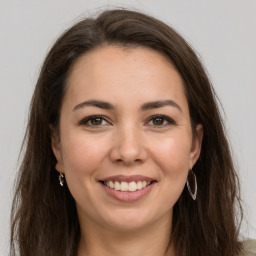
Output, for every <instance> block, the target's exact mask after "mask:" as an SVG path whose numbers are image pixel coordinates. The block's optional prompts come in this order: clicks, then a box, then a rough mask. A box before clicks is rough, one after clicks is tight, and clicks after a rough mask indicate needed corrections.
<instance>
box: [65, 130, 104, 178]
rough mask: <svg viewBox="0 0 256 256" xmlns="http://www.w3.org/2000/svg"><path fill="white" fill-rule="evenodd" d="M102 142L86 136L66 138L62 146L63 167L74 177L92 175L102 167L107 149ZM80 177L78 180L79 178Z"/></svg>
mask: <svg viewBox="0 0 256 256" xmlns="http://www.w3.org/2000/svg"><path fill="white" fill-rule="evenodd" d="M106 145H108V144H106V143H103V141H102V140H99V139H95V138H90V137H89V136H85V135H84V134H81V135H77V134H76V135H75V136H65V140H64V141H63V144H62V149H63V151H62V155H63V167H64V170H65V173H69V172H72V175H77V176H79V177H80V175H91V174H93V173H94V171H95V170H97V168H98V167H99V166H100V165H101V163H102V161H103V159H104V156H105V154H106V151H107V148H106ZM79 177H78V178H79Z"/></svg>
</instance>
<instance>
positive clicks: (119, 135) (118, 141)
mask: <svg viewBox="0 0 256 256" xmlns="http://www.w3.org/2000/svg"><path fill="white" fill-rule="evenodd" d="M110 158H111V160H112V161H113V162H115V163H123V164H125V165H133V164H136V163H142V162H144V161H145V160H146V159H147V150H146V147H145V143H144V139H143V135H142V131H140V129H139V128H138V127H128V126H126V127H123V128H121V129H118V131H116V133H115V134H114V138H113V146H112V148H111V152H110Z"/></svg>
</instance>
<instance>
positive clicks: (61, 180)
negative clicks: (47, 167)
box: [59, 172, 65, 187]
mask: <svg viewBox="0 0 256 256" xmlns="http://www.w3.org/2000/svg"><path fill="white" fill-rule="evenodd" d="M59 182H60V185H61V186H62V187H63V186H64V184H65V177H64V175H63V174H62V173H61V172H60V175H59Z"/></svg>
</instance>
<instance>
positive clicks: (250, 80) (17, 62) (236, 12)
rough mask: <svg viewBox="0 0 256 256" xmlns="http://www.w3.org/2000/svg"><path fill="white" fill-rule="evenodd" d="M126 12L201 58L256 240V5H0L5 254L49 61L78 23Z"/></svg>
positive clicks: (79, 0)
mask: <svg viewBox="0 0 256 256" xmlns="http://www.w3.org/2000/svg"><path fill="white" fill-rule="evenodd" d="M120 6H121V7H126V8H131V9H137V10H141V11H143V12H145V13H147V14H151V15H153V16H155V17H157V18H160V19H161V20H163V21H165V22H166V23H168V24H170V25H172V26H173V27H174V28H175V29H176V30H177V31H179V32H180V33H181V34H182V35H183V36H184V37H185V39H187V40H188V42H189V43H190V44H191V45H192V46H193V47H194V48H195V49H196V50H197V52H198V54H199V55H200V56H201V59H202V61H203V62H204V64H205V66H206V68H207V70H208V73H209V76H210V78H211V80H212V83H213V85H214V87H215V89H216V91H217V94H218V96H219V98H220V101H221V102H222V106H223V109H224V111H222V114H223V118H224V120H225V123H226V128H227V131H228V135H229V139H230V142H231V145H232V150H233V155H234V159H235V162H236V164H237V166H238V170H239V176H240V178H241V187H242V195H243V199H244V208H245V219H246V222H244V223H243V226H242V230H241V235H243V236H244V237H252V238H256V200H255V197H256V192H255V187H256V168H255V162H254V161H255V158H256V154H255V153H256V150H255V145H256V114H255V112H256V48H255V47H256V18H255V17H256V16H255V13H256V1H254V0H252V1H248V0H240V1H235V0H231V1H225V0H222V1H217V0H216V1H209V0H201V1H199V0H193V1H191V0H190V1H189V0H187V1H182V0H176V1H174V0H173V1H172V0H169V1H167V0H166V1H161V0H158V1H156V0H144V1H142V0H141V1H139V0H137V1H131V0H130V1H128V0H126V1H103V0H102V1H100V0H94V1H92V0H91V1H89V0H74V1H70V0H69V1H67V0H55V1H52V0H51V1H50V0H47V1H46V0H44V1H35V0H34V1H25V0H22V1H20V0H18V1H12V0H5V1H3V0H0V255H1V256H4V255H8V247H9V233H10V224H9V216H10V209H11V200H12V196H13V183H14V178H15V174H16V172H17V169H18V166H19V163H18V155H19V150H20V146H21V143H22V139H23V136H24V132H25V127H26V122H27V116H28V109H29V103H30V99H31V95H32V92H33V88H34V86H35V83H36V79H37V76H38V72H39V70H40V66H41V64H42V62H43V59H44V57H45V55H46V53H47V51H48V50H49V48H50V46H51V45H52V44H53V42H54V41H55V39H56V38H57V36H58V35H60V33H61V32H62V31H63V30H65V29H67V28H68V27H69V26H71V25H72V24H73V23H74V22H76V21H78V20H79V19H81V18H83V17H85V16H88V15H90V14H94V13H95V12H98V11H100V10H104V9H106V8H111V7H120ZM42 179H43V177H42ZM38 186H40V184H38ZM38 228H40V227H38Z"/></svg>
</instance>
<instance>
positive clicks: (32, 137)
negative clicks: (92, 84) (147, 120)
mask: <svg viewBox="0 0 256 256" xmlns="http://www.w3.org/2000/svg"><path fill="white" fill-rule="evenodd" d="M104 45H119V46H121V47H138V46H139V47H140V46H141V47H148V48H151V49H153V50H154V51H158V52H160V53H162V54H163V55H164V56H166V57H167V58H168V59H169V60H170V61H171V62H172V63H173V64H174V65H175V67H176V69H177V71H178V72H179V74H180V75H181V77H182V79H183V84H184V89H185V93H186V97H187V101H188V104H189V110H190V118H191V125H192V128H193V129H194V130H195V127H196V125H197V124H199V123H200V124H202V125H203V128H204V138H203V142H202V151H201V155H200V158H199V160H198V162H197V163H196V165H195V166H194V168H193V171H194V173H195V174H196V177H197V182H198V197H197V200H196V201H193V200H191V198H190V195H189V193H188V191H187V189H186V188H184V190H183V192H182V194H181V196H180V198H179V200H178V201H177V203H176V204H175V205H174V209H173V230H172V237H171V238H170V240H172V241H173V243H174V246H175V249H176V252H177V255H179V256H195V255H197V256H200V255H208V256H216V255H218V256H219V255H225V256H234V255H237V254H238V252H239V251H240V243H239V242H238V234H239V225H240V219H239V218H238V216H242V209H241V204H240V195H239V183H238V179H237V175H236V172H235V170H234V166H233V163H232V158H231V153H230V148H229V144H228V142H227V139H226V135H225V131H224V128H223V123H222V120H221V116H220V113H219V110H218V107H217V102H216V95H215V92H214V90H213V88H212V86H211V84H210V81H209V79H208V77H207V75H206V71H205V70H204V67H203V65H202V64H201V62H200V60H199V59H198V57H197V55H196V54H195V52H194V51H193V50H192V48H191V47H190V46H189V45H188V44H187V43H186V42H185V40H184V39H183V38H182V37H181V36H180V35H179V34H178V33H177V32H175V30H174V29H172V28H171V27H169V26H167V25H166V24H164V23H162V22H161V21H159V20H157V19H155V18H153V17H150V16H148V15H145V14H142V13H139V12H134V11H129V10H109V11H104V12H103V13H101V14H100V15H99V16H98V17H96V18H87V19H84V20H82V21H80V22H79V23H77V24H75V25H74V26H73V27H71V28H70V29H69V30H67V31H66V32H64V34H63V35H62V36H60V37H59V39H58V40H57V41H56V43H55V44H54V45H53V47H52V48H51V50H50V51H49V53H48V55H47V57H46V59H45V61H44V64H43V66H42V69H41V73H40V75H39V78H38V81H37V84H36V88H35V91H34V95H33V98H32V102H31V108H30V118H29V122H28V128H27V133H26V136H25V140H24V145H23V149H24V158H23V161H22V164H21V167H20V170H19V176H18V179H17V187H16V194H15V198H14V201H13V208H12V229H11V255H21V256H30V255H31V256H32V255H37V256H45V255H47V256H58V255H59V256H63V255H66V256H75V255H76V254H77V245H78V242H79V239H80V227H79V222H78V217H77V212H76V206H75V201H74V199H73V197H72V195H71V194H70V192H69V189H68V187H67V186H64V188H62V187H60V186H59V183H58V173H57V172H56V170H55V165H56V159H55V157H54V155H53V152H52V149H51V128H50V127H53V128H54V129H56V130H57V131H58V125H59V116H60V108H61V104H62V99H63V95H64V94H65V86H66V80H67V77H68V75H69V71H70V69H71V67H72V66H73V65H74V63H75V62H76V60H77V59H78V58H79V57H81V56H82V55H83V54H85V53H86V52H88V51H90V50H92V49H95V48H96V47H102V46H104ZM237 209H238V210H239V213H237ZM17 252H18V254H16V253H17Z"/></svg>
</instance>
